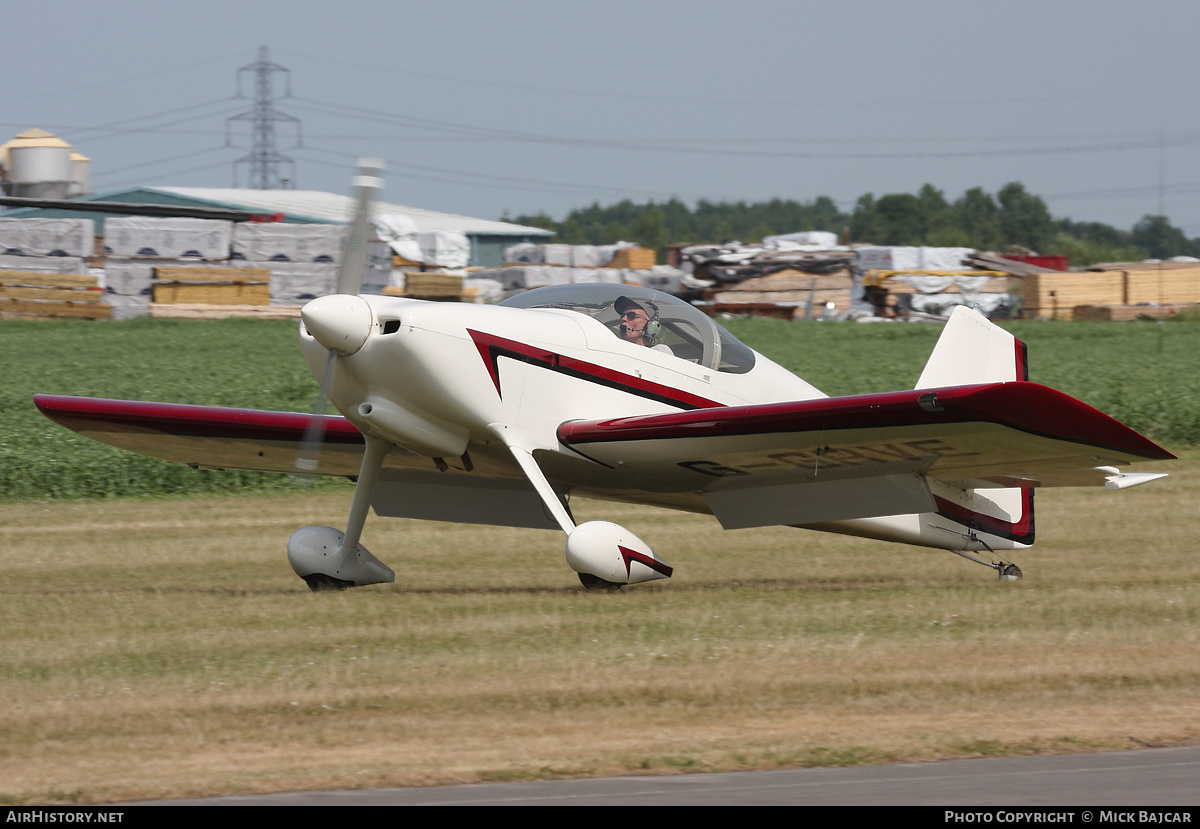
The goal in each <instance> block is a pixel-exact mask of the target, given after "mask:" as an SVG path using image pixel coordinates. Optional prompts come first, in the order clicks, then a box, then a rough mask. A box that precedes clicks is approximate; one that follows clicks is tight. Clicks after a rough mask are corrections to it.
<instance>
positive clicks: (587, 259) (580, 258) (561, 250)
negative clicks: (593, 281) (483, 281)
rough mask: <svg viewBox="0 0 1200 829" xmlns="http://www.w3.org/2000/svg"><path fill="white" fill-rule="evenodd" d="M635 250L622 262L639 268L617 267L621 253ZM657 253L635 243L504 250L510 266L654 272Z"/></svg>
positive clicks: (525, 245)
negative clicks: (638, 269)
mask: <svg viewBox="0 0 1200 829" xmlns="http://www.w3.org/2000/svg"><path fill="white" fill-rule="evenodd" d="M632 249H636V250H638V251H639V253H635V254H631V255H630V258H629V259H622V260H621V262H625V261H630V259H632V260H634V261H636V262H637V263H638V264H637V265H628V264H620V263H617V264H614V263H613V259H614V258H615V257H616V256H617V254H618V252H619V251H622V250H632ZM654 261H655V259H654V251H651V250H647V249H645V248H639V247H638V246H637V245H635V244H633V243H632V242H617V243H616V244H613V245H535V244H534V243H532V242H521V243H520V244H516V245H512V246H510V247H508V248H505V250H504V262H505V263H506V264H507V265H514V266H519V265H554V266H557V267H562V268H604V267H614V268H632V267H636V268H651V267H653V266H654Z"/></svg>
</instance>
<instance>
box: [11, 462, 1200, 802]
mask: <svg viewBox="0 0 1200 829" xmlns="http://www.w3.org/2000/svg"><path fill="white" fill-rule="evenodd" d="M1171 472H1172V476H1171V477H1170V478H1168V479H1167V481H1166V482H1163V483H1160V484H1159V485H1158V486H1147V487H1144V488H1141V489H1135V490H1131V491H1127V492H1120V493H1106V492H1103V491H1097V492H1094V491H1086V492H1085V491H1080V490H1059V491H1049V490H1043V491H1041V492H1040V493H1039V496H1038V503H1037V520H1038V524H1039V542H1038V545H1037V546H1036V547H1034V548H1033V549H1032V550H1029V551H1025V552H1024V553H1022V554H1020V555H1019V556H1017V561H1018V563H1020V564H1021V566H1022V568H1023V569H1024V570H1025V574H1026V578H1025V579H1024V580H1022V581H1021V582H1017V583H1004V582H1000V581H998V580H997V579H996V578H995V576H994V574H993V573H992V572H991V571H990V570H987V569H985V568H983V567H980V566H979V565H976V564H973V563H970V562H967V561H965V560H963V559H960V558H958V557H956V556H954V555H952V554H950V553H944V552H936V551H929V550H922V549H917V548H909V547H900V546H895V545H886V544H882V543H878V542H871V541H867V540H860V539H850V538H841V537H837V536H832V535H825V534H819V533H809V532H804V531H800V530H789V529H785V528H772V529H767V530H742V531H735V532H723V531H720V530H719V527H718V525H717V524H716V522H715V521H714V520H713V519H711V518H703V517H699V516H691V515H683V514H674V513H668V512H661V511H657V510H651V509H647V508H630V507H626V506H618V505H609V504H602V503H592V502H589V503H583V504H579V503H578V502H577V512H578V514H579V515H580V516H581V518H582V517H584V516H586V517H588V518H606V519H609V520H614V521H620V522H622V523H624V524H626V525H627V526H629V527H630V528H631V529H633V530H634V531H635V532H638V533H640V534H642V535H643V537H645V538H646V539H647V540H648V542H649V543H651V544H652V545H654V546H655V547H656V549H658V550H660V551H661V552H662V554H663V555H664V556H665V557H666V558H667V560H668V561H670V562H671V563H672V564H673V565H674V566H675V567H676V575H675V577H674V578H672V579H671V580H670V581H669V582H665V583H664V582H657V583H654V584H650V585H643V586H638V587H633V588H626V589H625V590H623V591H621V592H620V593H617V594H612V595H609V594H592V593H585V592H583V591H582V589H581V588H580V587H579V585H578V582H577V581H576V579H575V575H574V573H573V572H571V571H570V569H569V568H568V567H567V566H566V563H565V561H564V559H563V555H562V541H561V538H560V536H559V534H557V533H552V532H540V531H528V530H515V529H504V528H478V527H468V526H464V525H450V524H435V523H428V522H416V521H405V520H383V519H378V518H375V517H372V518H371V519H370V520H369V521H368V523H367V530H366V534H365V540H366V542H367V543H368V545H369V546H370V547H371V549H372V550H373V551H374V552H375V553H376V554H377V555H380V557H381V558H383V559H384V560H385V561H387V562H388V563H389V564H391V565H392V566H393V567H394V569H395V570H396V572H397V581H396V583H395V584H394V585H377V586H373V587H367V588H360V589H356V590H352V591H347V592H343V593H332V594H312V593H309V591H308V589H307V588H306V587H305V586H304V584H303V582H301V581H300V580H299V579H298V578H296V577H295V576H294V575H293V574H292V572H291V569H290V568H289V567H288V565H287V562H286V558H285V554H284V543H285V541H286V538H287V536H288V534H289V533H290V532H291V531H292V530H293V529H294V528H296V527H297V526H300V525H303V524H305V523H314V522H319V523H329V524H331V525H334V526H336V525H338V524H339V523H341V522H342V521H343V520H344V516H345V513H346V510H347V508H348V501H349V495H348V494H346V493H307V492H302V493H300V494H294V495H287V496H250V497H241V498H233V497H200V498H192V499H171V500H146V499H142V500H130V501H121V500H111V501H91V502H76V503H37V504H31V503H24V504H0V541H2V542H3V545H4V549H5V550H7V551H8V553H7V554H6V560H7V563H8V567H7V572H6V578H5V580H4V584H3V586H2V587H0V593H2V594H3V599H2V601H0V618H2V619H3V625H2V627H0V630H2V631H3V633H2V634H0V648H2V653H3V659H2V660H0V695H2V696H3V698H4V699H5V700H6V705H5V706H3V708H2V709H0V732H2V733H3V734H4V735H5V739H4V741H3V744H2V746H0V780H2V781H3V782H2V783H0V798H2V799H3V801H4V802H6V803H8V804H15V803H54V802H104V801H116V800H130V799H143V798H168V797H184V796H197V795H204V794H216V793H250V792H267V791H280V790H299V789H310V788H327V787H373V786H395V785H427V784H434V783H453V782H479V781H496V780H519V779H531V778H544V777H563V776H590V775H610V774H628V773H646V774H667V773H678V772H696V771H712V770H732V769H767V768H780V767H795V766H814V765H817V766H819V765H846V764H861V763H886V762H901V761H913V760H933V759H941V758H950V757H970V756H981V755H1001V754H1027V753H1064V752H1074V751H1095V750H1107V749H1123V748H1138V747H1146V746H1167V745H1181V744H1195V743H1196V742H1198V741H1200V694H1197V691H1196V689H1197V688H1198V687H1200V626H1198V625H1197V621H1198V615H1200V614H1198V610H1200V608H1198V607H1197V604H1198V603H1197V599H1196V597H1197V595H1198V592H1197V587H1198V586H1200V568H1198V567H1197V565H1196V559H1195V541H1196V531H1195V521H1194V515H1195V505H1196V503H1198V499H1200V452H1197V451H1195V450H1192V451H1190V452H1188V453H1186V458H1185V459H1184V460H1183V461H1182V462H1177V463H1175V464H1173V468H1172V469H1171Z"/></svg>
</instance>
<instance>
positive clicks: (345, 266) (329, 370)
mask: <svg viewBox="0 0 1200 829" xmlns="http://www.w3.org/2000/svg"><path fill="white" fill-rule="evenodd" d="M382 175H383V162H382V161H381V160H379V159H375V158H360V159H359V160H358V167H357V169H356V171H355V175H354V179H353V181H352V182H351V186H352V187H353V189H354V191H355V192H354V197H355V206H354V219H353V221H352V222H351V224H350V234H349V236H348V237H347V238H346V247H345V249H344V251H343V253H342V265H341V267H340V268H339V269H338V279H337V289H336V293H337V294H347V295H350V296H358V293H359V291H360V290H362V283H363V277H364V276H365V275H366V271H367V243H368V242H370V240H371V232H372V226H371V205H372V203H373V202H374V200H375V197H376V195H377V194H378V192H379V191H380V190H382V189H383V178H382ZM314 301H315V300H314ZM306 307H307V306H306ZM301 317H302V318H303V312H301ZM306 323H307V321H306ZM313 327H315V326H310V327H309V333H310V334H313V333H314V332H313V330H312V328H313ZM314 336H316V335H315V334H314ZM319 341H320V340H319ZM321 344H322V345H325V346H326V347H327V348H328V353H327V354H326V357H325V371H324V372H322V376H321V390H320V392H319V393H318V396H317V400H316V402H315V403H314V404H313V414H314V415H318V417H317V418H315V419H314V420H313V421H312V422H311V423H310V424H309V426H308V429H306V430H305V433H304V440H303V443H302V445H301V447H300V452H299V454H297V456H296V472H297V473H299V474H303V475H311V474H313V473H314V472H316V471H317V467H318V457H317V456H318V455H319V453H320V451H321V441H322V439H323V438H324V435H325V427H324V423H323V421H322V420H321V419H320V417H319V416H320V415H323V414H325V411H326V409H328V408H329V394H330V390H331V388H332V385H333V374H334V370H335V368H336V366H337V363H336V358H337V354H338V348H337V347H335V346H332V345H329V344H327V343H325V342H323V341H321Z"/></svg>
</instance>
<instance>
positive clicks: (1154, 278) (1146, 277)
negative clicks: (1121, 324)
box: [1043, 262, 1200, 320]
mask: <svg viewBox="0 0 1200 829" xmlns="http://www.w3.org/2000/svg"><path fill="white" fill-rule="evenodd" d="M1079 275H1080V276H1084V277H1091V278H1092V279H1094V280H1098V279H1102V280H1104V284H1106V285H1108V286H1109V291H1108V293H1107V294H1106V296H1105V297H1104V299H1103V301H1092V302H1084V301H1079V302H1075V303H1074V304H1073V305H1071V308H1070V318H1072V319H1106V320H1130V319H1136V318H1138V317H1151V318H1154V319H1162V318H1164V317H1169V316H1173V315H1174V314H1176V313H1180V312H1182V311H1187V310H1190V309H1193V308H1195V307H1196V306H1197V304H1200V263H1197V262H1114V263H1106V264H1102V265H1093V266H1091V268H1089V269H1088V271H1087V272H1085V273H1083V274H1079ZM1054 299H1055V300H1056V301H1057V303H1058V311H1059V316H1064V314H1063V313H1062V307H1063V306H1064V305H1065V304H1067V303H1068V302H1071V301H1073V300H1076V299H1078V294H1077V293H1075V292H1066V293H1065V294H1064V293H1059V294H1058V295H1057V296H1056V297H1055V298H1054ZM1052 310H1053V309H1052ZM1043 315H1044V316H1049V314H1045V313H1043Z"/></svg>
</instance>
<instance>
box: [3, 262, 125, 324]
mask: <svg viewBox="0 0 1200 829" xmlns="http://www.w3.org/2000/svg"><path fill="white" fill-rule="evenodd" d="M99 282H100V280H99V277H96V276H92V275H89V274H66V273H59V274H54V273H39V272H36V271H0V318H8V317H18V318H25V319H54V318H63V317H75V318H82V319H110V318H111V317H112V309H111V308H110V307H109V306H108V305H106V304H104V301H103V299H104V291H103V289H101V288H100V284H99Z"/></svg>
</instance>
